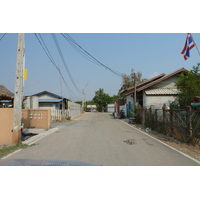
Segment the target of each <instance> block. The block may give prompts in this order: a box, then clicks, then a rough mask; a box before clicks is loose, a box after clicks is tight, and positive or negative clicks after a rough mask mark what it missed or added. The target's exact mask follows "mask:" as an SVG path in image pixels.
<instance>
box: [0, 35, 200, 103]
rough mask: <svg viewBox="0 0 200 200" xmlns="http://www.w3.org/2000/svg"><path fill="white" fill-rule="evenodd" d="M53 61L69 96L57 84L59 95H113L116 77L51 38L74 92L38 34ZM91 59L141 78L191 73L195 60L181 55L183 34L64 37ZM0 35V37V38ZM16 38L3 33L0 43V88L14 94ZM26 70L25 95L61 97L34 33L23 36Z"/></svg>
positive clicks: (117, 84) (197, 58) (193, 52)
mask: <svg viewBox="0 0 200 200" xmlns="http://www.w3.org/2000/svg"><path fill="white" fill-rule="evenodd" d="M41 35H42V37H43V39H44V41H45V43H46V45H47V47H48V49H49V51H50V53H51V55H52V56H53V58H54V60H55V62H58V63H59V65H60V68H61V71H62V74H63V76H64V78H65V80H66V82H67V84H68V86H69V87H70V89H71V91H72V92H73V93H72V94H70V93H69V91H68V90H67V88H66V87H65V84H64V83H62V90H63V96H65V97H67V98H71V99H72V100H74V101H77V100H81V99H82V90H83V89H84V87H85V86H86V85H87V84H88V85H87V87H86V88H85V89H84V91H85V95H86V100H90V99H92V98H93V97H94V94H95V91H97V90H98V89H99V88H103V89H104V91H105V92H106V93H108V94H109V95H111V96H112V95H115V94H117V92H118V90H119V88H120V85H121V78H120V77H117V76H116V75H115V74H113V73H112V72H110V71H109V70H107V69H105V68H104V67H100V66H98V65H95V64H93V63H91V62H89V61H88V60H87V59H85V58H84V57H83V56H82V55H80V54H79V53H78V52H77V51H76V50H75V49H74V48H72V46H71V45H70V44H69V43H68V42H67V41H66V40H65V39H64V38H63V37H62V35H61V34H56V37H57V40H58V42H59V44H60V47H61V50H62V53H63V55H64V58H65V61H66V63H67V66H68V69H69V71H70V73H71V76H72V78H73V80H74V82H75V84H76V86H77V87H78V89H79V91H80V92H78V91H77V90H76V88H75V87H74V85H73V84H72V81H71V80H70V78H69V75H68V73H67V70H66V69H65V67H64V64H63V62H62V59H61V57H60V55H59V54H58V51H57V48H56V46H55V43H54V41H53V38H52V35H51V34H50V33H46V34H41ZM69 35H70V36H71V37H72V38H73V39H75V40H76V41H77V42H78V43H79V44H80V45H81V46H82V47H83V48H84V49H85V50H87V51H88V52H89V53H90V54H91V55H92V56H94V57H95V58H96V59H98V60H99V61H100V62H102V63H103V64H104V65H106V66H108V67H110V68H112V69H114V70H117V71H119V72H121V73H124V74H127V75H128V74H130V72H131V69H132V68H134V69H135V71H136V72H138V71H140V72H142V74H143V77H144V78H151V77H153V76H155V75H157V74H160V73H166V74H168V73H171V72H173V71H175V70H177V69H179V68H182V67H184V68H186V69H188V70H190V69H191V68H192V66H193V65H196V64H197V63H198V62H199V61H200V56H199V55H198V52H197V50H196V48H193V49H192V50H191V57H190V58H189V59H188V60H187V61H185V60H184V59H183V56H182V55H181V54H180V52H181V50H182V48H183V46H184V43H185V38H186V33H181V34H178V33H173V34H170V33H166V34H164V33H150V34H148V33H141V34H140V33H99V34H97V33H90V34H88V33H76V34H72V33H70V34H69ZM2 36H3V33H1V34H0V38H1V37H2ZM17 37H18V34H14V33H10V34H7V35H6V36H5V37H4V38H3V39H2V40H1V41H0V66H1V72H0V84H3V85H5V86H6V87H7V88H8V89H9V90H10V91H12V92H13V91H14V79H15V66H16V52H17ZM193 37H194V39H195V42H196V44H197V46H199V47H200V34H193ZM25 49H26V62H25V63H26V68H27V69H28V79H27V81H25V95H32V94H34V93H38V92H41V91H43V90H47V91H50V92H53V93H56V94H59V95H60V94H61V90H60V82H59V81H60V79H59V74H58V71H57V69H56V68H55V67H54V66H53V64H52V63H51V62H50V60H49V58H48V57H47V56H46V54H45V52H44V50H43V49H42V47H41V46H40V44H39V42H38V41H37V39H36V37H35V35H34V34H31V33H27V34H25Z"/></svg>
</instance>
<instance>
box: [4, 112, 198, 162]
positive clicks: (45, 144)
mask: <svg viewBox="0 0 200 200" xmlns="http://www.w3.org/2000/svg"><path fill="white" fill-rule="evenodd" d="M15 158H27V159H64V160H78V161H84V162H92V163H96V164H99V165H103V166H194V165H200V164H199V163H200V162H198V161H195V160H194V159H190V157H186V156H184V155H183V154H181V153H179V152H178V151H175V150H173V149H172V148H170V147H168V146H166V145H164V144H162V143H160V142H159V141H157V140H155V139H153V138H151V137H149V136H148V135H146V134H144V133H142V132H141V131H139V130H137V129H135V128H133V127H131V126H130V125H128V124H126V123H124V122H122V121H121V120H119V119H113V117H112V115H110V114H107V113H97V112H90V113H86V114H85V116H84V117H83V118H82V119H81V120H79V121H74V122H70V123H68V124H65V125H64V126H63V127H61V128H60V129H58V130H57V131H56V132H54V133H51V134H50V135H47V136H46V137H44V138H42V139H41V140H39V141H37V142H36V145H34V146H30V147H28V148H26V149H23V150H20V151H19V152H17V153H15V154H13V155H11V156H9V157H8V158H7V159H15Z"/></svg>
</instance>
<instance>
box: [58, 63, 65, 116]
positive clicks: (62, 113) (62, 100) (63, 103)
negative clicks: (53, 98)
mask: <svg viewBox="0 0 200 200" xmlns="http://www.w3.org/2000/svg"><path fill="white" fill-rule="evenodd" d="M58 70H59V77H60V90H61V97H62V119H64V116H65V115H64V106H65V104H64V101H63V92H62V80H61V72H60V65H59V63H58Z"/></svg>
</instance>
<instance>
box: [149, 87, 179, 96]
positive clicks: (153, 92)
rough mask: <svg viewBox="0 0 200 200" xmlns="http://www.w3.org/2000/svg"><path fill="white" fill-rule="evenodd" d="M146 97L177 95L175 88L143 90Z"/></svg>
mask: <svg viewBox="0 0 200 200" xmlns="http://www.w3.org/2000/svg"><path fill="white" fill-rule="evenodd" d="M145 93H146V95H177V94H178V90H177V89H176V88H157V89H149V90H145Z"/></svg>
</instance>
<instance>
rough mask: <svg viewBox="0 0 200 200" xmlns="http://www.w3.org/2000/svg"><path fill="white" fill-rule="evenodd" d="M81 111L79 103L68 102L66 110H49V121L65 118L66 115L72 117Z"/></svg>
mask: <svg viewBox="0 0 200 200" xmlns="http://www.w3.org/2000/svg"><path fill="white" fill-rule="evenodd" d="M81 113H82V107H81V105H80V104H77V103H73V102H70V101H69V102H68V109H67V110H52V111H51V121H52V122H54V121H58V120H63V119H64V120H65V119H66V118H67V117H70V118H71V119H73V118H74V117H77V116H79V115H80V114H81Z"/></svg>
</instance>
